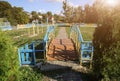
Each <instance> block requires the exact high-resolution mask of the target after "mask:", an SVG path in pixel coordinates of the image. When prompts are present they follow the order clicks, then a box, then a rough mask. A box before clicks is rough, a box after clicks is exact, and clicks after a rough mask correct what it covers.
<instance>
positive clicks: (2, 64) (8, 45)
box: [0, 31, 19, 81]
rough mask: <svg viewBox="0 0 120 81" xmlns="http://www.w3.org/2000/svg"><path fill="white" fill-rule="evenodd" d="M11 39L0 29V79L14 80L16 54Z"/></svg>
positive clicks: (15, 77) (16, 63)
mask: <svg viewBox="0 0 120 81" xmlns="http://www.w3.org/2000/svg"><path fill="white" fill-rule="evenodd" d="M16 50H17V49H16V48H15V47H14V46H13V43H12V41H11V39H10V38H9V37H8V36H7V35H6V34H5V33H3V32H1V31H0V81H16V80H17V77H18V66H19V64H18V56H17V52H16Z"/></svg>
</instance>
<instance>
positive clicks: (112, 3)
mask: <svg viewBox="0 0 120 81" xmlns="http://www.w3.org/2000/svg"><path fill="white" fill-rule="evenodd" d="M105 1H106V4H107V5H109V6H112V7H114V6H116V5H117V3H118V0H105Z"/></svg>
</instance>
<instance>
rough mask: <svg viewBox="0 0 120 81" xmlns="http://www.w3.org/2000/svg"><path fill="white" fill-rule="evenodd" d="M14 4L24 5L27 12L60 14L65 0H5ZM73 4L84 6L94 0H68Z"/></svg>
mask: <svg viewBox="0 0 120 81" xmlns="http://www.w3.org/2000/svg"><path fill="white" fill-rule="evenodd" d="M5 1H8V2H9V3H10V4H11V5H12V6H17V7H23V9H24V10H25V11H27V12H31V11H37V12H41V13H46V12H47V11H51V12H52V13H56V14H60V12H61V11H62V1H64V0H5ZM68 2H69V4H70V5H72V6H79V5H80V6H84V5H85V4H90V5H92V4H93V2H94V0H68Z"/></svg>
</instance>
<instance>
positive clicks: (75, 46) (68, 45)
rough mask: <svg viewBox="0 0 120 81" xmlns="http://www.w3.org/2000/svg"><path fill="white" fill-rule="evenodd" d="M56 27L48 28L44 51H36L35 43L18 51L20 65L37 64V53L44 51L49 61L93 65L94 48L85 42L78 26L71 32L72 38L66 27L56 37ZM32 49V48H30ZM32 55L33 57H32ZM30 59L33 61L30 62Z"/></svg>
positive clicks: (90, 43)
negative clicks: (77, 62)
mask: <svg viewBox="0 0 120 81" xmlns="http://www.w3.org/2000/svg"><path fill="white" fill-rule="evenodd" d="M54 29H55V28H54V26H51V27H48V29H47V31H46V35H45V37H44V39H43V46H44V48H43V49H42V50H36V49H35V47H34V46H35V45H34V43H32V44H31V47H32V48H31V47H30V46H29V45H26V46H25V47H22V48H20V49H19V50H18V54H19V60H20V64H21V65H23V64H36V57H35V52H39V51H43V52H44V59H45V60H47V61H76V60H77V61H79V62H80V64H81V65H82V63H84V62H89V63H90V64H92V57H93V46H92V42H91V41H84V40H83V38H82V34H81V32H80V30H79V28H78V27H77V26H75V27H74V26H73V27H72V28H71V30H70V38H68V35H67V33H66V30H65V27H60V30H59V32H58V35H57V37H56V38H55V36H54V34H55V33H54ZM29 47H30V48H29ZM31 54H32V55H31ZM30 58H31V59H32V60H30Z"/></svg>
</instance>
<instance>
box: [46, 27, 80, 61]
mask: <svg viewBox="0 0 120 81" xmlns="http://www.w3.org/2000/svg"><path fill="white" fill-rule="evenodd" d="M77 59H78V55H77V53H76V51H75V48H74V44H73V42H72V40H71V39H68V36H67V33H66V30H65V27H61V28H60V31H59V32H58V36H57V37H56V39H54V40H53V41H52V42H51V44H50V46H49V50H48V53H47V60H49V61H69V60H70V61H71V60H77Z"/></svg>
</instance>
